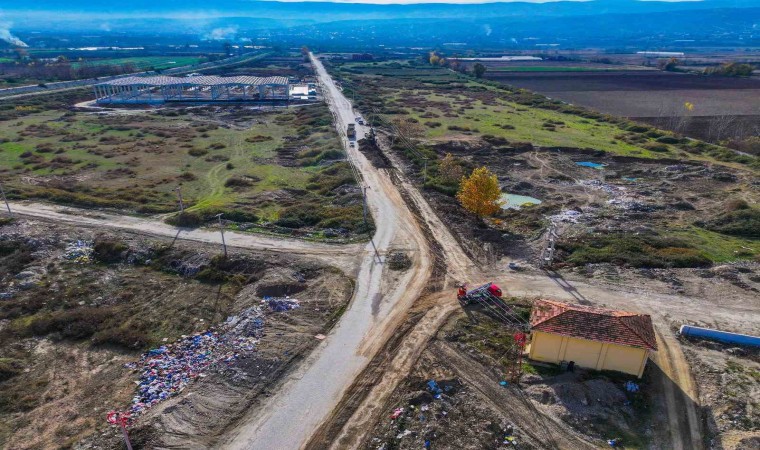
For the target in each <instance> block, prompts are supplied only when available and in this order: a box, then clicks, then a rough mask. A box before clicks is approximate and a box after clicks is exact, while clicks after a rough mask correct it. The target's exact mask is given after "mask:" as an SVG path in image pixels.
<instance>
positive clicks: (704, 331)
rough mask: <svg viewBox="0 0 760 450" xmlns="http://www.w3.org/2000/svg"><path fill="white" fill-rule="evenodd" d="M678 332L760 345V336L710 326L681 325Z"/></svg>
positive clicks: (683, 334)
mask: <svg viewBox="0 0 760 450" xmlns="http://www.w3.org/2000/svg"><path fill="white" fill-rule="evenodd" d="M678 333H679V334H681V335H682V336H689V337H698V338H702V339H710V340H712V341H719V342H726V343H728V344H736V345H749V346H752V347H760V336H750V335H749V334H739V333H729V332H727V331H718V330H712V329H710V328H702V327H694V326H691V325H681V329H680V330H679V331H678Z"/></svg>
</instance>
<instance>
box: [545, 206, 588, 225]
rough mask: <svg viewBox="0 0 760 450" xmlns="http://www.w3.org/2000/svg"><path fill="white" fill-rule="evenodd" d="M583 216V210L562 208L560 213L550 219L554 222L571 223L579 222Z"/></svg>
mask: <svg viewBox="0 0 760 450" xmlns="http://www.w3.org/2000/svg"><path fill="white" fill-rule="evenodd" d="M580 217H581V212H580V211H576V210H574V209H565V210H562V212H560V213H559V214H555V215H553V216H551V217H549V219H550V220H551V221H552V222H569V223H578V219H579V218H580Z"/></svg>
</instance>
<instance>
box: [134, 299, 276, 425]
mask: <svg viewBox="0 0 760 450" xmlns="http://www.w3.org/2000/svg"><path fill="white" fill-rule="evenodd" d="M263 326H264V319H263V313H262V311H261V309H260V308H258V307H252V308H248V309H246V310H245V311H243V312H242V313H240V314H239V315H236V316H231V317H229V318H227V321H225V323H224V324H222V326H221V327H220V328H219V330H218V331H217V330H214V329H210V330H207V331H205V332H203V333H196V334H193V335H190V336H187V335H183V336H182V337H181V338H180V339H179V340H178V341H176V342H174V343H173V344H169V345H162V346H160V347H158V348H154V349H151V350H148V352H146V353H145V354H144V355H143V356H142V358H140V360H139V361H138V362H132V363H128V364H125V367H127V368H130V369H134V370H138V371H140V378H139V381H137V384H138V388H137V394H136V395H135V396H134V397H133V398H132V407H131V410H130V411H131V413H132V415H133V417H135V416H138V415H140V414H142V413H144V412H145V411H146V410H147V409H149V408H151V407H153V406H154V405H156V404H157V403H159V402H161V401H162V400H165V399H167V398H170V397H173V396H175V395H177V394H179V393H180V392H182V390H184V389H185V388H186V387H187V386H188V385H189V384H190V383H191V382H193V381H194V380H195V379H197V378H203V377H205V376H206V373H205V371H207V370H214V369H216V367H217V366H218V365H220V364H231V363H232V362H234V361H235V360H237V359H238V358H240V356H241V354H244V353H248V352H252V351H254V350H255V349H256V345H257V344H258V340H259V338H260V337H261V335H262V329H263Z"/></svg>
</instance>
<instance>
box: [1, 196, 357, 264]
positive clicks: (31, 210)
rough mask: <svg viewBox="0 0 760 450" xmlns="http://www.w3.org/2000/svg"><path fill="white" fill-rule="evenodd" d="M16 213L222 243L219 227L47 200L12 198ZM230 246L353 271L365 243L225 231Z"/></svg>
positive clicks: (59, 221) (81, 224)
mask: <svg viewBox="0 0 760 450" xmlns="http://www.w3.org/2000/svg"><path fill="white" fill-rule="evenodd" d="M10 206H11V211H13V214H17V215H22V216H28V217H37V218H41V219H45V220H52V221H55V222H58V223H68V224H73V225H79V226H88V227H93V228H99V229H103V230H107V229H115V230H124V231H132V232H137V233H140V234H144V235H152V236H160V237H170V238H174V239H177V240H183V241H193V242H203V243H207V244H220V245H221V235H220V233H219V230H214V229H209V228H195V229H190V228H177V227H175V226H172V225H168V224H166V223H164V222H161V221H158V220H155V219H150V218H141V217H134V216H126V215H118V214H109V213H104V212H100V211H95V210H89V209H83V208H73V207H69V206H57V205H51V204H47V203H34V202H10ZM224 239H225V242H226V243H227V246H228V247H237V248H245V249H255V250H264V251H271V252H275V253H285V254H290V255H299V256H308V257H310V258H315V259H318V260H320V261H322V262H324V263H327V264H330V265H333V266H335V267H338V268H340V269H342V270H344V271H345V272H347V273H352V272H353V270H354V268H355V267H356V264H357V260H358V258H359V255H360V254H361V252H362V248H363V247H364V244H328V243H323V242H312V241H306V240H301V239H287V238H282V237H275V236H266V235H263V234H255V233H240V232H235V231H225V232H224Z"/></svg>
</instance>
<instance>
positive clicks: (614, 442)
mask: <svg viewBox="0 0 760 450" xmlns="http://www.w3.org/2000/svg"><path fill="white" fill-rule="evenodd" d="M607 444H609V446H610V447H617V446H618V444H620V438H615V439H607Z"/></svg>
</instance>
